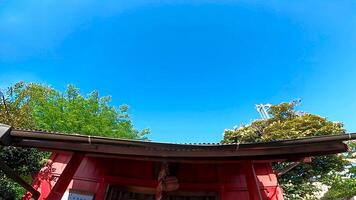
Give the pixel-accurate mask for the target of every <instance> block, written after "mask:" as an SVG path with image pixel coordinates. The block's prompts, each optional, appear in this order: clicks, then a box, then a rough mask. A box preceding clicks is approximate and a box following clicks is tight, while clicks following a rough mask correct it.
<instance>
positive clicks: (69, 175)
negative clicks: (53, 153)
mask: <svg viewBox="0 0 356 200" xmlns="http://www.w3.org/2000/svg"><path fill="white" fill-rule="evenodd" d="M83 158H84V154H83V153H73V155H72V157H71V158H70V160H69V162H68V164H67V166H66V167H65V168H64V170H63V172H62V174H61V175H60V176H59V178H58V181H57V182H56V184H55V185H54V187H53V188H52V190H51V192H50V193H49V195H48V197H47V198H46V199H48V200H61V198H62V196H63V194H64V193H65V191H66V190H67V187H68V185H69V183H70V182H71V181H72V179H73V176H74V174H75V172H76V171H77V169H78V167H79V165H80V163H81V162H82V160H83Z"/></svg>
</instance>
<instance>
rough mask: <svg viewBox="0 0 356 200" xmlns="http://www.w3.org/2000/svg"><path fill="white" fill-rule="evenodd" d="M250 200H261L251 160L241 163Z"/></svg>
mask: <svg viewBox="0 0 356 200" xmlns="http://www.w3.org/2000/svg"><path fill="white" fill-rule="evenodd" d="M242 165H243V169H244V172H245V177H246V184H247V189H248V195H249V199H250V200H262V195H261V190H260V187H259V183H258V180H257V176H256V173H255V169H254V167H253V163H252V161H251V160H248V161H244V162H243V163H242Z"/></svg>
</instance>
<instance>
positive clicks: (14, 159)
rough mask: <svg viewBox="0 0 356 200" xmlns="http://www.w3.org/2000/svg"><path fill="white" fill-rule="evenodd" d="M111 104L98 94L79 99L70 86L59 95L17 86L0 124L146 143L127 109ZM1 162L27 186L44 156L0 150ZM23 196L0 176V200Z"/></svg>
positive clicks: (0, 109)
mask: <svg viewBox="0 0 356 200" xmlns="http://www.w3.org/2000/svg"><path fill="white" fill-rule="evenodd" d="M110 100H111V99H110V97H108V96H104V97H100V96H99V93H98V92H97V91H93V92H91V93H90V94H89V95H87V96H82V95H81V94H80V91H79V89H78V88H76V87H74V86H73V85H69V86H68V87H67V89H66V91H65V92H63V93H61V92H60V91H57V90H55V89H53V88H51V87H49V86H46V85H41V84H34V83H30V84H26V83H23V82H20V83H17V84H15V85H13V86H11V87H9V88H8V89H7V90H6V92H4V95H3V99H1V101H0V123H3V124H8V125H11V126H13V127H17V128H24V129H42V130H47V131H59V132H66V133H81V134H87V135H96V136H97V135H98V136H105V137H112V138H129V139H145V136H146V134H148V133H149V131H148V130H142V131H138V130H136V129H134V127H133V123H132V121H131V118H130V116H129V113H128V106H127V105H122V106H120V107H119V108H116V107H114V106H112V105H110ZM0 158H1V159H3V160H4V161H5V162H6V163H7V164H8V165H9V166H10V167H12V168H13V169H15V171H17V173H18V174H20V175H21V176H22V177H23V178H24V179H25V180H28V181H29V182H30V181H31V176H32V175H33V174H34V173H36V172H37V171H38V170H39V169H40V167H41V166H42V164H43V163H44V162H45V161H46V160H45V159H46V158H47V154H46V153H43V152H40V151H38V150H36V149H22V148H15V147H0ZM23 193H24V190H23V189H22V188H21V187H19V186H18V185H17V184H15V183H13V182H12V181H11V180H8V179H7V178H6V177H5V175H4V174H3V173H2V172H0V199H1V198H3V199H19V198H21V196H22V194H23Z"/></svg>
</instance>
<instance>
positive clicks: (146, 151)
mask: <svg viewBox="0 0 356 200" xmlns="http://www.w3.org/2000/svg"><path fill="white" fill-rule="evenodd" d="M355 138H356V134H348V135H347V134H342V135H333V136H320V137H310V138H302V139H293V140H281V141H273V142H259V143H245V144H219V143H218V144H205V143H202V144H173V143H159V142H150V141H139V140H125V139H113V138H105V137H94V136H87V135H80V134H64V133H53V132H46V131H36V130H22V129H14V128H11V127H9V126H6V125H0V144H2V145H11V146H18V147H33V148H40V149H45V150H49V151H71V152H73V151H75V152H83V153H85V154H86V155H88V156H101V157H119V158H126V159H138V160H166V161H173V162H231V161H238V160H251V159H253V160H298V159H301V158H303V157H308V156H316V155H326V154H335V153H341V152H345V151H347V145H345V144H344V143H343V141H346V140H349V139H355Z"/></svg>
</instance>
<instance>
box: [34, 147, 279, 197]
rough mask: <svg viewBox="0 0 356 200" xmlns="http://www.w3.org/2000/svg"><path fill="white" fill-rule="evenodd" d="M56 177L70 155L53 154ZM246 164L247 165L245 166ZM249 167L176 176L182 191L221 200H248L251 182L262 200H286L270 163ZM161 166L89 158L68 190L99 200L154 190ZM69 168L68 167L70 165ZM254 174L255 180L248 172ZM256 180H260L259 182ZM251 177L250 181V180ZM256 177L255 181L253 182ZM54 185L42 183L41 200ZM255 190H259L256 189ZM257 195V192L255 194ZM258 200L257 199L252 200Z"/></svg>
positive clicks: (205, 168) (208, 168)
mask: <svg viewBox="0 0 356 200" xmlns="http://www.w3.org/2000/svg"><path fill="white" fill-rule="evenodd" d="M54 154H55V155H56V156H53V167H54V168H55V171H54V172H53V176H54V177H59V176H61V175H63V174H64V173H65V169H66V168H65V167H64V166H66V165H67V164H68V163H69V162H70V160H71V156H70V154H63V153H58V154H56V153H54ZM245 163H246V162H245ZM248 163H249V164H250V166H249V168H248V169H246V165H243V164H242V162H240V163H229V164H227V163H220V164H217V163H212V164H192V163H181V164H179V166H178V168H177V170H176V172H175V173H176V174H175V176H176V177H177V179H178V181H179V185H180V188H179V190H181V191H208V192H216V193H217V194H219V197H220V200H236V199H241V200H244V199H245V200H248V199H250V200H251V199H252V198H249V190H248V188H249V187H248V186H251V183H250V182H251V180H255V183H258V184H259V188H260V193H261V196H262V199H266V200H283V195H282V190H281V189H280V188H279V187H278V183H277V178H276V176H275V174H274V173H273V171H272V167H271V164H270V163H269V162H258V163H254V164H253V168H252V167H251V165H252V162H248ZM158 164H159V163H155V162H153V161H142V160H141V161H139V160H127V159H118V158H98V157H87V156H85V157H84V159H83V160H82V161H81V163H80V166H79V167H78V170H76V172H75V174H74V176H73V177H72V178H70V180H69V181H70V184H69V185H68V187H67V188H64V187H63V188H64V189H71V190H77V191H82V192H87V193H92V194H93V195H95V199H96V200H102V199H105V193H106V192H107V189H108V187H109V186H110V185H117V186H137V187H146V188H151V189H153V190H154V189H155V188H156V186H157V177H156V176H157V174H156V172H155V170H156V169H155V168H156V167H157V166H159V165H158ZM68 165H69V164H68ZM252 169H253V170H254V172H255V176H250V175H249V174H248V173H247V172H249V170H250V171H251V170H252ZM256 176H257V178H256ZM248 177H249V178H248ZM251 177H253V179H251ZM54 183H55V182H53V181H52V182H51V184H47V183H46V182H42V184H41V186H40V188H39V191H40V192H41V198H40V200H45V199H47V200H48V199H49V198H46V197H47V196H48V193H49V192H52V191H53V189H52V187H51V185H52V186H53V185H54ZM255 188H256V187H255ZM255 192H256V191H255ZM252 200H255V199H252Z"/></svg>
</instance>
